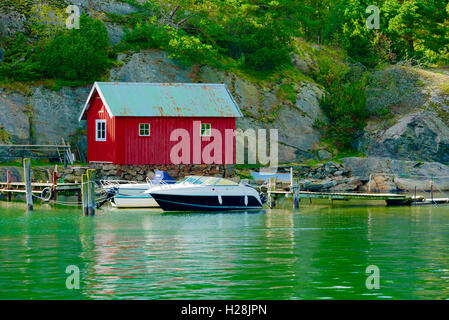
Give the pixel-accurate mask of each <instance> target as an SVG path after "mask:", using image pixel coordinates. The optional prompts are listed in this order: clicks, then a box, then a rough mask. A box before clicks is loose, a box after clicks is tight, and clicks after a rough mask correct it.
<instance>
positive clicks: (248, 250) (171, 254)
mask: <svg viewBox="0 0 449 320" xmlns="http://www.w3.org/2000/svg"><path fill="white" fill-rule="evenodd" d="M448 209H449V207H447V206H446V207H443V206H440V207H418V208H406V207H402V208H386V207H382V206H371V207H361V206H359V207H358V206H352V207H348V206H347V207H335V208H332V209H331V208H329V207H328V206H314V207H301V208H300V209H299V210H297V211H291V210H271V211H270V210H267V211H265V212H259V213H232V214H229V213H228V214H162V213H161V212H159V211H145V210H134V211H133V210H126V211H119V210H113V209H105V210H101V211H98V212H97V216H95V217H83V216H82V215H81V212H80V209H79V208H77V209H67V208H57V209H54V208H51V207H38V208H36V209H35V211H34V212H32V213H27V212H26V210H25V206H24V205H23V204H21V203H16V204H11V203H5V202H0V299H421V298H431V299H446V298H449V210H448ZM69 265H76V266H77V267H78V268H79V269H80V278H81V279H80V289H79V290H76V289H73V290H69V289H67V288H66V284H65V283H66V277H67V276H69V275H68V274H66V273H65V271H66V267H67V266H69ZM369 265H376V266H378V267H379V271H380V288H379V289H372V290H369V289H367V288H366V285H365V281H366V277H367V275H366V273H365V269H366V267H367V266H369Z"/></svg>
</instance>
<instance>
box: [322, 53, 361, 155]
mask: <svg viewBox="0 0 449 320" xmlns="http://www.w3.org/2000/svg"><path fill="white" fill-rule="evenodd" d="M318 62H319V69H320V71H319V72H318V74H317V80H318V81H319V82H320V83H321V84H323V85H324V86H325V88H326V90H327V94H326V95H324V96H323V98H322V99H321V101H320V106H321V108H322V110H323V112H324V113H325V114H326V116H327V117H328V119H329V122H328V123H325V122H323V121H320V120H317V121H316V122H315V126H316V127H317V128H319V129H321V130H322V131H323V133H324V135H325V137H326V138H328V139H331V140H333V141H334V142H335V144H336V145H337V146H338V147H339V148H340V149H343V150H345V149H350V148H351V142H352V141H353V139H354V137H355V136H356V135H357V133H358V132H359V131H361V130H363V128H364V127H365V125H366V119H367V118H368V116H369V112H368V110H367V107H366V87H367V80H366V76H365V74H361V75H359V76H355V75H351V74H350V72H349V67H348V66H347V65H345V64H343V63H341V62H338V61H336V60H334V59H332V57H329V56H325V55H320V56H319V59H318Z"/></svg>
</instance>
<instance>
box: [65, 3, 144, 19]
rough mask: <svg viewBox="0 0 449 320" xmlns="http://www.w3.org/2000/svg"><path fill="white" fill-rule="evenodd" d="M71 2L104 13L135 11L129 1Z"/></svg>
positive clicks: (123, 13)
mask: <svg viewBox="0 0 449 320" xmlns="http://www.w3.org/2000/svg"><path fill="white" fill-rule="evenodd" d="M71 3H72V4H74V5H77V6H79V7H80V8H81V9H84V10H86V9H91V10H95V11H98V12H104V13H115V14H122V15H126V14H131V13H133V12H136V8H134V7H133V6H131V5H130V4H129V3H126V2H122V1H119V0H72V2H71Z"/></svg>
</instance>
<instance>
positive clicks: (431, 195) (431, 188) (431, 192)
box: [430, 178, 433, 202]
mask: <svg viewBox="0 0 449 320" xmlns="http://www.w3.org/2000/svg"><path fill="white" fill-rule="evenodd" d="M430 200H431V201H432V202H433V179H432V178H431V180H430Z"/></svg>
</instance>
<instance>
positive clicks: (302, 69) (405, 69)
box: [0, 0, 449, 164]
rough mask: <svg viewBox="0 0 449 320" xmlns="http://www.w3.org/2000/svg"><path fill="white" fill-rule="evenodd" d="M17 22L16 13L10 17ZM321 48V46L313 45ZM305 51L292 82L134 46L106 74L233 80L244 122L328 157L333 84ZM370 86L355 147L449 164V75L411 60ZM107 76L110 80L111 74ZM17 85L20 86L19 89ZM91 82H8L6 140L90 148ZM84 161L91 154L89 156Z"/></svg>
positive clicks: (94, 0)
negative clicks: (84, 118) (325, 101)
mask: <svg viewBox="0 0 449 320" xmlns="http://www.w3.org/2000/svg"><path fill="white" fill-rule="evenodd" d="M74 4H76V5H79V6H80V7H81V8H82V10H84V11H88V12H97V13H99V12H104V13H114V14H118V15H127V14H130V13H133V12H134V11H135V10H136V9H135V8H134V7H133V6H132V5H130V4H129V3H124V2H121V1H114V0H76V1H74ZM8 19H9V18H8ZM8 19H6V18H5V20H4V21H2V30H3V31H2V32H5V33H7V34H8V33H12V32H16V31H20V30H21V28H23V19H24V17H23V16H22V15H21V16H20V19H18V18H17V19H13V18H11V19H9V20H8ZM105 24H106V27H107V29H108V34H109V38H110V42H111V44H113V45H114V44H117V43H120V41H121V40H122V37H123V35H124V32H125V29H126V27H125V26H123V25H120V24H118V23H112V22H110V21H106V23H105ZM312 49H313V50H312ZM312 49H311V48H308V49H307V50H305V49H304V50H302V49H298V52H296V53H295V54H294V55H293V56H292V62H293V65H294V67H295V68H296V70H297V71H298V73H299V74H300V75H301V76H300V77H296V79H295V81H294V83H291V81H290V82H289V83H287V85H288V89H289V90H290V91H289V94H288V95H286V94H285V88H286V83H284V81H283V79H282V77H278V78H276V79H271V80H261V79H253V78H251V77H248V76H245V75H244V74H240V73H236V72H232V71H223V70H217V69H214V68H212V67H210V66H207V65H193V66H185V65H182V64H180V63H179V62H178V61H175V60H173V59H171V58H170V57H169V55H168V54H167V53H166V52H164V51H159V50H142V51H129V52H124V53H121V54H119V55H118V57H117V63H116V66H115V67H114V68H112V69H110V70H109V73H108V75H107V76H106V77H107V79H108V80H110V81H129V82H132V81H147V82H204V83H207V82H220V83H225V84H226V85H227V86H228V88H229V89H230V91H231V92H232V94H233V96H234V97H235V99H236V101H237V102H238V104H239V105H240V108H241V110H242V112H243V114H244V118H241V119H238V121H237V127H239V128H242V129H247V128H267V129H270V128H276V129H278V130H279V157H280V159H279V160H280V161H281V162H294V161H304V160H306V159H326V158H332V157H333V156H334V155H333V154H332V153H330V152H329V151H332V150H331V148H329V150H325V148H326V145H325V144H323V143H322V141H321V136H320V133H319V132H318V131H317V129H316V128H315V127H314V125H313V124H314V122H315V121H316V120H317V119H321V120H324V121H325V120H326V119H325V117H324V115H323V112H322V110H321V108H320V103H319V101H320V99H321V97H322V96H323V95H324V94H325V88H322V87H321V86H320V85H317V84H316V83H315V82H314V81H313V80H312V79H311V78H310V77H309V76H310V75H311V74H312V73H313V72H312V70H315V71H316V70H317V67H316V65H317V63H316V61H315V57H314V52H315V53H316V50H320V49H319V48H312ZM371 73H372V80H371V81H370V84H369V87H368V89H367V95H368V107H369V109H370V110H371V111H373V114H375V115H378V116H373V117H372V119H370V121H369V124H368V126H367V127H366V129H365V130H364V132H362V133H361V134H360V136H359V138H358V139H356V140H355V141H354V147H355V148H356V149H357V150H359V151H361V152H363V153H365V154H366V155H368V156H373V157H388V158H391V159H404V160H413V161H434V162H440V163H443V164H449V128H448V125H449V72H448V70H422V69H418V68H414V67H410V66H406V65H397V66H390V67H387V68H384V69H382V70H378V71H372V72H371ZM103 80H105V79H103ZM17 88H20V90H19V89H17ZM89 90H90V85H87V86H85V87H77V88H70V87H63V88H60V89H58V90H55V89H52V88H50V87H46V86H42V85H40V86H38V85H35V86H29V85H26V86H5V87H1V86H0V140H6V141H7V142H13V143H36V144H37V143H39V144H46V143H59V142H60V141H61V138H64V139H65V140H66V141H70V143H71V144H72V145H73V146H75V147H76V149H77V150H78V151H79V152H78V154H79V155H80V156H81V158H82V155H83V154H84V153H85V138H84V135H85V132H84V129H85V124H84V123H83V122H81V123H79V122H78V116H79V113H80V110H81V109H82V106H83V104H84V102H85V100H86V98H87V95H88V93H89ZM81 160H83V159H81Z"/></svg>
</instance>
